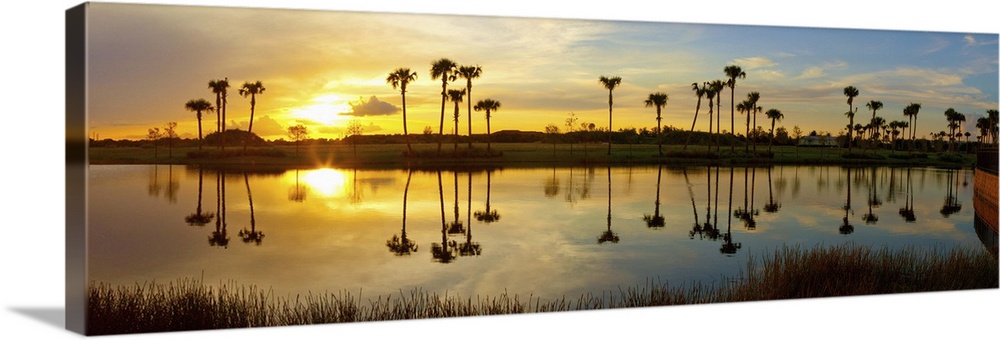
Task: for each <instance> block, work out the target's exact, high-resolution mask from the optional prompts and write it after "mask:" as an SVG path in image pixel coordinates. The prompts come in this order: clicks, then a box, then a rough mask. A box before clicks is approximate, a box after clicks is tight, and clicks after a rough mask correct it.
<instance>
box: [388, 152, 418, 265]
mask: <svg viewBox="0 0 1000 340" xmlns="http://www.w3.org/2000/svg"><path fill="white" fill-rule="evenodd" d="M411 179H413V170H410V171H407V172H406V187H405V188H404V189H403V231H402V232H400V235H401V236H397V235H392V238H390V239H389V240H388V241H386V242H385V245H386V247H389V251H391V252H392V253H393V254H396V256H404V255H410V253H413V252H416V251H417V243H416V242H413V240H410V239H409V238H408V237H406V201H407V197H408V196H409V194H410V180H411Z"/></svg>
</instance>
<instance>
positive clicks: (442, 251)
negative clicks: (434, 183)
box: [431, 170, 458, 263]
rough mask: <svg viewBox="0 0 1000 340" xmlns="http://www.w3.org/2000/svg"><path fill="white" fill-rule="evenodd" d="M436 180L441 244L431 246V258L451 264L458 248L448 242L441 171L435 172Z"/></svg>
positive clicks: (453, 242)
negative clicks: (439, 209) (439, 203)
mask: <svg viewBox="0 0 1000 340" xmlns="http://www.w3.org/2000/svg"><path fill="white" fill-rule="evenodd" d="M437 178H438V200H439V201H440V202H441V243H440V244H438V243H432V244H431V258H433V259H434V261H436V262H441V263H451V261H454V260H455V258H456V257H457V256H458V247H457V245H456V243H455V241H449V240H448V234H449V230H448V224H447V223H446V222H445V217H444V187H443V186H442V183H441V171H440V170H438V172H437Z"/></svg>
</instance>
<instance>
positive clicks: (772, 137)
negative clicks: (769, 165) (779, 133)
mask: <svg viewBox="0 0 1000 340" xmlns="http://www.w3.org/2000/svg"><path fill="white" fill-rule="evenodd" d="M772 146H774V119H773V118H772V119H771V143H770V144H768V145H767V152H768V153H770V152H771V147H772ZM768 176H770V173H769V174H768Z"/></svg>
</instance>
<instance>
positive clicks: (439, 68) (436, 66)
mask: <svg viewBox="0 0 1000 340" xmlns="http://www.w3.org/2000/svg"><path fill="white" fill-rule="evenodd" d="M456 73H458V64H455V62H454V61H451V60H450V59H447V58H441V59H438V60H437V61H435V62H434V63H432V64H431V79H438V78H441V124H440V128H439V129H438V153H439V154H440V153H441V139H443V137H444V103H445V102H447V101H448V82H449V81H454V80H455V79H457V78H458V75H457V74H456Z"/></svg>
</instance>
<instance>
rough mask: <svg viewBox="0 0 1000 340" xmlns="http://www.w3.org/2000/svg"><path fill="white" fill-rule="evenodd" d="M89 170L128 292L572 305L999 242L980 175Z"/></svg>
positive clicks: (91, 263)
mask: <svg viewBox="0 0 1000 340" xmlns="http://www.w3.org/2000/svg"><path fill="white" fill-rule="evenodd" d="M89 171H90V173H89V181H90V182H89V195H90V201H89V203H90V205H89V227H90V231H89V240H88V242H89V243H88V246H89V247H90V249H89V254H90V258H89V259H88V273H89V280H93V281H100V282H107V283H113V284H133V283H136V282H148V281H154V280H155V281H156V282H164V283H166V282H171V281H174V280H177V279H179V278H191V277H194V278H204V281H205V282H206V283H208V284H219V283H229V282H235V283H238V284H242V285H256V286H258V287H264V288H268V287H270V288H272V289H273V290H274V292H275V293H276V294H278V295H279V296H287V295H291V296H294V295H295V294H300V293H308V292H313V293H317V292H341V291H345V290H347V291H351V292H354V293H355V294H356V293H357V292H358V291H359V290H362V291H363V295H364V296H365V297H374V296H376V295H386V294H398V293H399V292H400V291H403V292H406V293H409V291H410V290H412V289H416V288H419V289H423V290H425V291H431V292H439V293H444V292H447V293H448V294H460V295H462V296H474V295H477V294H480V295H497V294H499V293H502V292H504V291H505V290H506V291H508V292H510V293H516V294H519V295H529V294H533V295H534V296H536V297H537V296H541V297H561V296H567V297H571V298H573V297H576V296H578V295H579V294H582V293H587V292H593V293H598V294H599V293H601V292H605V291H613V292H617V291H618V289H619V287H629V286H636V285H640V286H641V285H644V284H645V282H647V280H668V281H669V282H671V283H673V284H680V283H686V282H691V281H700V282H702V283H715V282H720V281H721V280H724V279H725V277H732V276H735V275H737V274H738V273H739V271H740V270H741V269H742V268H744V266H745V264H746V261H747V258H748V256H755V257H759V256H761V255H765V254H771V253H772V251H773V250H774V249H776V248H779V247H782V246H783V245H791V246H802V247H806V248H809V247H812V246H815V245H836V244H843V243H851V242H853V243H858V244H870V245H875V246H878V247H881V246H883V245H885V246H889V247H892V248H899V247H905V246H917V247H922V248H938V249H947V248H951V247H955V246H967V247H970V248H971V247H976V248H978V247H983V244H982V243H981V242H980V240H979V238H978V237H977V235H976V231H975V229H974V226H973V208H972V188H973V183H972V180H973V172H972V171H971V170H940V169H932V168H913V169H907V168H888V167H877V168H871V167H869V168H850V169H847V168H842V167H820V166H782V167H773V168H742V167H740V168H717V167H711V168H709V167H704V166H702V167H688V168H666V167H662V168H660V167H655V166H654V167H634V168H624V167H612V168H607V167H596V168H555V169H552V168H549V169H504V170H495V171H490V172H486V171H478V172H471V173H470V172H464V171H458V172H455V171H443V172H440V173H439V172H427V171H414V172H408V171H406V170H386V171H378V170H342V169H309V170H288V171H276V172H271V173H244V172H237V171H226V172H221V171H216V170H208V169H206V170H199V169H198V168H196V167H185V166H166V165H158V166H155V165H137V166H131V165H128V166H126V165H108V166H104V165H91V166H90V170H89ZM845 207H849V208H848V209H845ZM845 216H846V224H845Z"/></svg>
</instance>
